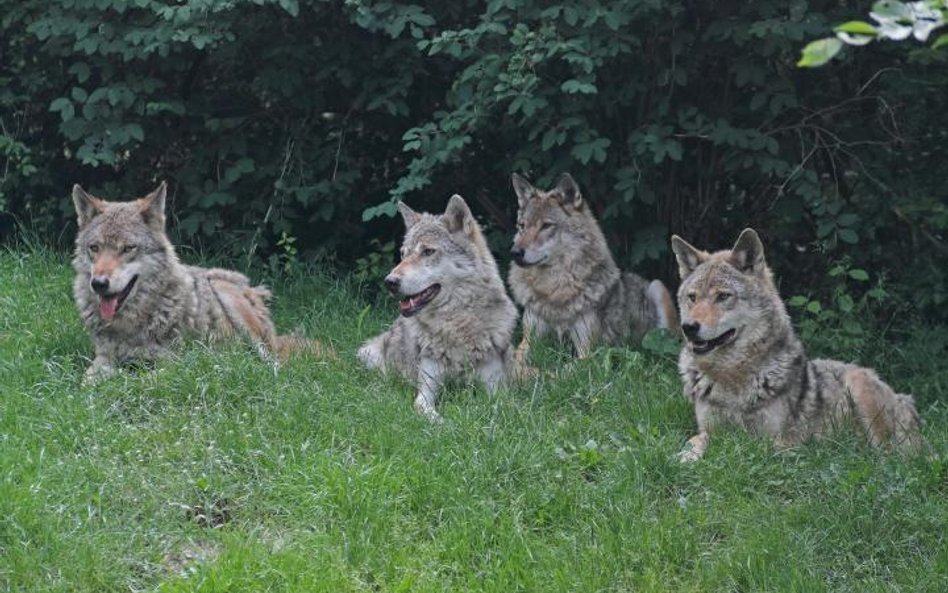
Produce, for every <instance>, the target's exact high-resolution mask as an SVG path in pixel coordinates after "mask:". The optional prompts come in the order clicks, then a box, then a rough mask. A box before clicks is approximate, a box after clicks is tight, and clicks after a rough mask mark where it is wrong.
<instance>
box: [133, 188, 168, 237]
mask: <svg viewBox="0 0 948 593" xmlns="http://www.w3.org/2000/svg"><path fill="white" fill-rule="evenodd" d="M167 195H168V184H167V183H165V182H164V181H162V182H161V185H159V186H158V189H156V190H155V191H153V192H151V193H150V194H148V195H147V196H145V197H144V198H142V199H141V200H139V205H140V207H141V212H142V218H144V219H145V224H147V225H148V226H151V227H154V228H156V229H159V230H164V228H165V197H166V196H167Z"/></svg>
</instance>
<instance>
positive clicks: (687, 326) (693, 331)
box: [681, 322, 701, 339]
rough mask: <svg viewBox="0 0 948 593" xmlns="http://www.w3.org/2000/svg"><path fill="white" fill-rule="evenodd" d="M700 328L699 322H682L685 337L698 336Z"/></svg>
mask: <svg viewBox="0 0 948 593" xmlns="http://www.w3.org/2000/svg"><path fill="white" fill-rule="evenodd" d="M700 329H701V324H700V323H697V322H692V323H682V324H681V331H683V332H684V334H685V337H687V338H692V339H694V338H697V337H698V330H700Z"/></svg>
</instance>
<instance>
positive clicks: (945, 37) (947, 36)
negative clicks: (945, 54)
mask: <svg viewBox="0 0 948 593" xmlns="http://www.w3.org/2000/svg"><path fill="white" fill-rule="evenodd" d="M946 45H948V33H944V34H942V35H939V36H938V39H936V40H935V43H933V44H932V49H939V48H941V47H945V46H946Z"/></svg>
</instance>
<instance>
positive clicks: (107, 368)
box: [82, 355, 115, 386]
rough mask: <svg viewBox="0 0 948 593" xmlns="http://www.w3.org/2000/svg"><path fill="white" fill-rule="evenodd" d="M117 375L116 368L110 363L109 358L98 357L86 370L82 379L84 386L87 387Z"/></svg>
mask: <svg viewBox="0 0 948 593" xmlns="http://www.w3.org/2000/svg"><path fill="white" fill-rule="evenodd" d="M114 374H115V367H114V366H112V363H111V362H110V361H109V359H108V357H105V356H102V355H97V356H96V357H95V358H94V359H92V364H91V365H89V368H88V369H86V373H85V375H84V376H83V378H82V384H83V385H85V386H89V385H95V384H96V383H98V382H99V381H102V380H104V379H108V378H109V377H111V376H112V375H114Z"/></svg>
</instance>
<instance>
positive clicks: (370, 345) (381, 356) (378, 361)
mask: <svg viewBox="0 0 948 593" xmlns="http://www.w3.org/2000/svg"><path fill="white" fill-rule="evenodd" d="M384 341H385V334H382V335H380V336H375V337H374V338H372V339H371V340H369V341H368V342H366V343H365V344H363V345H362V347H361V348H359V351H358V353H357V354H356V356H357V357H358V358H359V360H360V361H361V362H362V364H364V365H365V366H367V367H369V368H370V369H381V370H383V371H384V370H385V344H384Z"/></svg>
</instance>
